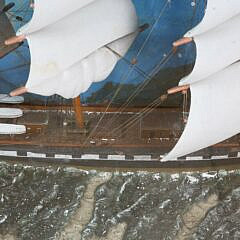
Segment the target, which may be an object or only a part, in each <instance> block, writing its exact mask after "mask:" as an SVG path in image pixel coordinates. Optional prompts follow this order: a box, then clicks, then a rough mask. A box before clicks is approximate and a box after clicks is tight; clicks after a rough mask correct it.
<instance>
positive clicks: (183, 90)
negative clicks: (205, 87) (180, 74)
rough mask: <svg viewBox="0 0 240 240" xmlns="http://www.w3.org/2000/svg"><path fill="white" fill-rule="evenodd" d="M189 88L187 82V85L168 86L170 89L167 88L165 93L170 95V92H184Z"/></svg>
mask: <svg viewBox="0 0 240 240" xmlns="http://www.w3.org/2000/svg"><path fill="white" fill-rule="evenodd" d="M189 88H190V85H189V84H187V85H183V86H179V87H174V88H170V89H168V91H167V93H168V94H169V95H171V94H175V93H178V92H186V91H187V90H188V89H189Z"/></svg>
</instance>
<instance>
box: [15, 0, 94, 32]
mask: <svg viewBox="0 0 240 240" xmlns="http://www.w3.org/2000/svg"><path fill="white" fill-rule="evenodd" d="M94 1H96V0H50V1H49V0H36V1H35V2H34V12H33V16H32V19H31V21H30V22H29V23H28V24H26V25H24V26H23V27H22V28H20V29H19V30H18V32H17V35H21V34H29V33H32V32H35V31H38V30H40V29H42V28H44V27H46V26H48V25H50V24H53V23H55V22H57V21H58V20H60V19H62V18H64V17H66V16H67V15H69V14H71V13H73V12H75V11H77V10H79V9H80V8H83V7H85V6H87V5H88V4H90V3H92V2H94Z"/></svg>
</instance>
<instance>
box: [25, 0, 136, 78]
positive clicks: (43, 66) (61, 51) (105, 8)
mask: <svg viewBox="0 0 240 240" xmlns="http://www.w3.org/2000/svg"><path fill="white" fill-rule="evenodd" d="M136 29H137V16H136V11H135V8H134V6H133V3H132V1H131V0H121V1H116V0H98V1H95V2H94V3H92V4H89V5H87V6H86V7H84V8H82V9H80V10H78V11H75V12H74V13H72V14H70V15H68V16H67V17H65V18H63V19H61V20H59V21H58V22H56V23H54V24H52V25H49V26H48V27H46V28H43V29H41V30H39V31H37V32H34V33H31V34H29V35H27V39H28V43H29V47H30V53H31V67H30V74H29V80H30V81H35V82H36V83H38V82H39V83H41V82H42V81H43V80H44V79H49V78H52V77H54V76H57V75H58V74H61V73H62V72H63V71H65V70H66V69H68V68H70V67H71V66H73V65H74V64H76V63H77V62H79V61H81V60H82V59H83V58H85V57H87V56H89V55H90V54H91V53H93V52H94V51H96V50H97V49H99V48H101V47H103V46H104V45H106V44H109V43H110V42H113V41H114V40H116V39H119V38H121V37H123V36H126V35H127V34H130V33H132V32H135V31H136Z"/></svg>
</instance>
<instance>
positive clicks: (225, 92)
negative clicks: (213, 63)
mask: <svg viewBox="0 0 240 240" xmlns="http://www.w3.org/2000/svg"><path fill="white" fill-rule="evenodd" d="M239 76H240V62H237V63H235V64H233V65H231V66H229V67H228V68H226V69H224V70H222V71H220V72H218V73H216V74H214V75H212V76H210V77H208V78H207V79H205V80H203V81H199V82H196V83H194V84H192V85H191V109H190V115H189V118H188V122H187V125H186V128H185V130H184V132H183V134H182V136H181V138H180V140H179V141H178V143H177V144H176V146H175V148H174V149H173V150H172V151H171V152H170V153H169V154H168V155H167V156H166V157H165V158H164V159H163V160H170V159H175V158H177V157H180V156H184V155H187V154H189V153H192V152H195V151H197V150H200V149H202V148H205V147H208V146H210V145H213V144H216V143H218V142H221V141H223V140H225V139H227V138H230V137H232V136H234V135H235V134H237V133H239V132H240V124H239V123H240V110H239V108H238V106H239V105H240V97H239V89H240V81H239Z"/></svg>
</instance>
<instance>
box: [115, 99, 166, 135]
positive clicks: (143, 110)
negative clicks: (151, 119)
mask: <svg viewBox="0 0 240 240" xmlns="http://www.w3.org/2000/svg"><path fill="white" fill-rule="evenodd" d="M159 101H161V102H162V96H160V97H158V98H157V99H155V100H154V101H153V102H152V103H150V104H149V105H148V106H147V107H145V108H143V109H142V110H141V111H140V112H139V113H138V114H139V115H141V114H142V113H145V112H147V111H149V109H150V108H152V107H154V105H155V104H156V103H158V102H159ZM137 118H139V116H137V117H135V116H133V117H131V118H130V119H128V120H127V121H126V122H124V123H122V124H121V125H120V126H118V127H117V128H115V129H113V130H112V131H111V132H110V134H114V133H115V132H116V131H117V130H120V129H121V128H124V127H125V126H127V125H128V124H129V123H131V122H132V121H135V120H136V119H137Z"/></svg>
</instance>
